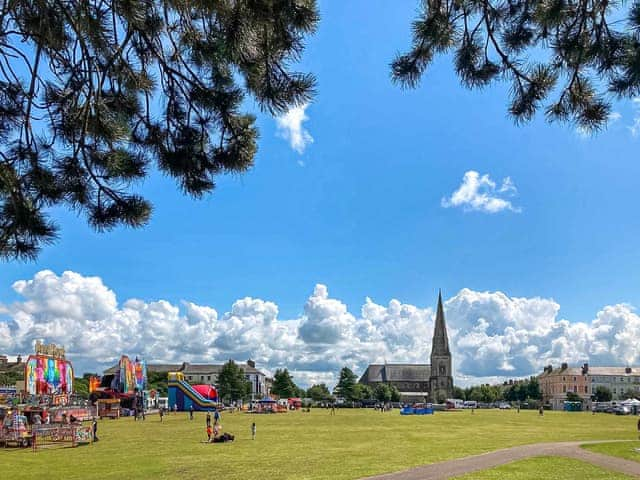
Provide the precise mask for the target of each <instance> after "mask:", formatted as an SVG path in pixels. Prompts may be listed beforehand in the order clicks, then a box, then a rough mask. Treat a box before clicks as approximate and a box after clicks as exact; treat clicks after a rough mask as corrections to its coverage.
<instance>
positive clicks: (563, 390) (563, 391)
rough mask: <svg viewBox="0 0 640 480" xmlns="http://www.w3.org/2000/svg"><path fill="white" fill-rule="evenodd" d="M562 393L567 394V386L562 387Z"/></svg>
mask: <svg viewBox="0 0 640 480" xmlns="http://www.w3.org/2000/svg"><path fill="white" fill-rule="evenodd" d="M562 393H567V386H566V385H562Z"/></svg>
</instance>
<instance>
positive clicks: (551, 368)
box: [547, 365, 553, 373]
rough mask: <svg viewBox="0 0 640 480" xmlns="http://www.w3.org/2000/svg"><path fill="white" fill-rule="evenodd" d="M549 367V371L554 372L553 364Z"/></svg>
mask: <svg viewBox="0 0 640 480" xmlns="http://www.w3.org/2000/svg"><path fill="white" fill-rule="evenodd" d="M547 368H548V369H549V373H551V372H553V365H549V366H548V367H547Z"/></svg>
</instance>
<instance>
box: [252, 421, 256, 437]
mask: <svg viewBox="0 0 640 480" xmlns="http://www.w3.org/2000/svg"><path fill="white" fill-rule="evenodd" d="M255 439H256V422H253V423H252V424H251V440H255Z"/></svg>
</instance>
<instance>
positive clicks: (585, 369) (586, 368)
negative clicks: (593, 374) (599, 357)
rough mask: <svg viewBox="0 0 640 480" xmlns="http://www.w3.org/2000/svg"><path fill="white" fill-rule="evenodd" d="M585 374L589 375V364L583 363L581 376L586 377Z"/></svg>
mask: <svg viewBox="0 0 640 480" xmlns="http://www.w3.org/2000/svg"><path fill="white" fill-rule="evenodd" d="M587 373H589V364H588V363H585V364H584V365H582V374H583V375H586V374H587Z"/></svg>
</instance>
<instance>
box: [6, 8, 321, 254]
mask: <svg viewBox="0 0 640 480" xmlns="http://www.w3.org/2000/svg"><path fill="white" fill-rule="evenodd" d="M318 20H319V17H318V10H317V7H316V3H315V0H190V1H185V0H82V1H78V0H0V258H2V257H4V258H34V257H35V256H36V255H37V253H38V251H39V248H41V247H42V245H43V244H46V243H47V242H51V241H52V240H54V239H55V237H56V235H57V228H56V225H55V224H54V222H53V221H52V220H51V219H50V217H49V216H48V215H47V213H48V211H49V209H50V207H52V206H63V207H67V208H72V209H74V210H76V211H78V212H79V213H81V214H83V215H86V217H87V218H88V221H89V223H90V224H91V225H92V226H93V227H94V228H96V229H98V230H108V229H111V228H113V227H115V226H118V225H127V226H131V227H138V226H141V225H144V224H145V223H147V222H148V220H149V217H150V215H151V204H150V202H149V201H147V200H146V199H144V198H142V197H141V196H140V195H139V194H138V193H136V191H135V187H136V185H137V184H139V183H140V182H141V181H142V180H143V179H144V178H145V177H146V176H147V175H148V173H149V170H150V168H151V167H152V165H154V166H155V167H156V168H158V169H159V170H160V171H161V172H163V173H164V174H166V175H169V176H171V177H173V178H175V180H176V181H177V183H178V185H179V186H180V188H181V190H182V191H184V193H186V194H188V195H191V196H194V197H201V196H202V195H204V194H206V193H208V192H211V191H212V190H213V189H214V187H215V178H216V176H218V175H220V174H224V173H239V172H244V171H246V170H247V169H248V168H250V167H251V165H252V162H253V158H254V155H255V153H256V139H257V135H258V134H257V130H256V127H255V119H254V117H253V116H252V115H251V114H249V113H246V112H245V111H244V105H245V104H244V103H243V102H244V101H245V98H246V97H247V95H250V96H252V97H253V98H254V99H255V100H256V102H257V104H258V106H259V107H260V108H261V109H262V110H264V111H267V112H269V113H271V114H278V113H281V112H284V111H286V110H287V109H288V108H290V107H292V106H295V105H298V104H301V103H304V102H307V101H309V99H310V98H311V96H312V95H313V90H314V83H315V80H314V77H313V76H312V75H310V74H305V73H297V72H294V71H291V70H290V65H291V63H292V62H295V61H297V60H298V59H299V58H300V55H301V54H302V51H303V49H304V38H305V36H307V35H309V34H311V33H313V32H314V30H315V28H316V26H317V23H318Z"/></svg>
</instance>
